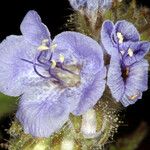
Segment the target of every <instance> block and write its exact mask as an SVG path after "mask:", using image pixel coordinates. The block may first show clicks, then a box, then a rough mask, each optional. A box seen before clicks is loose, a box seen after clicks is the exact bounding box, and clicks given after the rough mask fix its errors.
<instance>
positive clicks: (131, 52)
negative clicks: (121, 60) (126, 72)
mask: <svg viewBox="0 0 150 150" xmlns="http://www.w3.org/2000/svg"><path fill="white" fill-rule="evenodd" d="M128 55H129V56H130V57H132V56H133V50H132V49H131V48H129V49H128Z"/></svg>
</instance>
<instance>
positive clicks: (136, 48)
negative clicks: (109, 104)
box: [101, 20, 150, 106]
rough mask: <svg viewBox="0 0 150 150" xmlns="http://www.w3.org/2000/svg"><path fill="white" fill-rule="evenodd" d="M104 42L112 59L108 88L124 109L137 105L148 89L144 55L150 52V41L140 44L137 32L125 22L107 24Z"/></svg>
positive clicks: (102, 38)
mask: <svg viewBox="0 0 150 150" xmlns="http://www.w3.org/2000/svg"><path fill="white" fill-rule="evenodd" d="M101 40H102V44H103V46H104V48H105V50H106V52H107V53H108V54H109V55H110V56H111V59H110V65H109V68H108V76H107V85H108V86H109V88H110V91H111V93H112V96H113V97H114V98H115V100H116V101H117V102H118V101H120V102H121V103H122V104H123V105H124V106H128V105H130V104H134V103H135V102H136V101H137V100H138V99H141V98H142V93H143V91H146V90H147V88H148V66H149V65H148V62H147V61H146V60H145V59H144V56H145V55H146V54H147V53H148V51H149V49H150V42H146V41H144V42H142V41H139V40H140V36H139V33H138V31H137V30H136V28H135V27H134V26H133V25H132V24H131V23H129V22H127V21H125V20H123V21H118V22H117V23H116V24H115V25H114V24H113V23H112V22H111V21H105V22H104V24H103V26H102V30H101Z"/></svg>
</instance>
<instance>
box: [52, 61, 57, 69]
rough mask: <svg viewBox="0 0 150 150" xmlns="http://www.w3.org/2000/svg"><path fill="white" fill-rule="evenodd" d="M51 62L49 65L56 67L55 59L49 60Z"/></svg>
mask: <svg viewBox="0 0 150 150" xmlns="http://www.w3.org/2000/svg"><path fill="white" fill-rule="evenodd" d="M51 62H52V64H51V67H52V68H55V67H56V61H55V60H51Z"/></svg>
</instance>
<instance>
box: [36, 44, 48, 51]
mask: <svg viewBox="0 0 150 150" xmlns="http://www.w3.org/2000/svg"><path fill="white" fill-rule="evenodd" d="M48 49H49V47H48V46H46V45H40V46H39V47H38V48H37V50H39V51H46V50H48Z"/></svg>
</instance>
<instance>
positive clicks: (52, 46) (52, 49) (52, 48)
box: [50, 44, 57, 52]
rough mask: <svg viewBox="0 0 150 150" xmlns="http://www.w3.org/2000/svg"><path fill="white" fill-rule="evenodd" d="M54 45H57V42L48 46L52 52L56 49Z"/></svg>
mask: <svg viewBox="0 0 150 150" xmlns="http://www.w3.org/2000/svg"><path fill="white" fill-rule="evenodd" d="M56 47H57V44H52V45H51V47H50V49H51V51H52V52H54V50H55V49H56Z"/></svg>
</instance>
